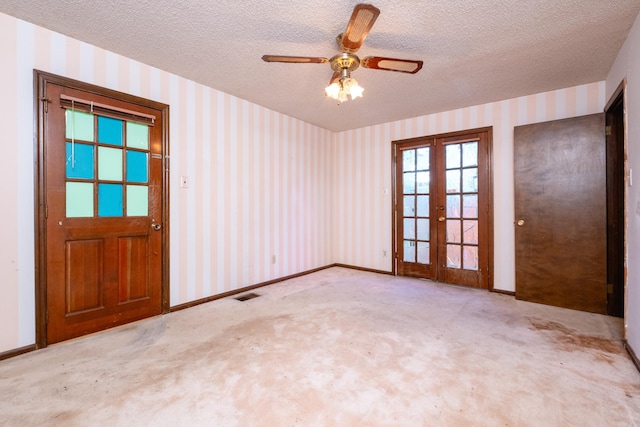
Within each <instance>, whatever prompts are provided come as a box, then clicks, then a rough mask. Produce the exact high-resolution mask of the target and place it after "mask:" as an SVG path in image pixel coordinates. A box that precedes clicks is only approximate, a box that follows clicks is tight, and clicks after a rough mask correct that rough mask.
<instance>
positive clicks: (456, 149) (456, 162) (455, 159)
mask: <svg viewBox="0 0 640 427" xmlns="http://www.w3.org/2000/svg"><path fill="white" fill-rule="evenodd" d="M445 156H446V163H447V169H452V168H459V167H460V144H449V145H446V146H445Z"/></svg>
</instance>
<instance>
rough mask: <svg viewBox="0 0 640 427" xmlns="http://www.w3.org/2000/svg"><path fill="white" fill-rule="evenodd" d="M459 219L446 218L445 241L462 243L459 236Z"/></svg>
mask: <svg viewBox="0 0 640 427" xmlns="http://www.w3.org/2000/svg"><path fill="white" fill-rule="evenodd" d="M460 237H461V236H460V221H459V220H450V219H448V220H447V243H462V240H461V238H460Z"/></svg>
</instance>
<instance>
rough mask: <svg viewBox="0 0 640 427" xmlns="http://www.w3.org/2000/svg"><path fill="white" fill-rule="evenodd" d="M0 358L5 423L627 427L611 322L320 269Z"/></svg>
mask: <svg viewBox="0 0 640 427" xmlns="http://www.w3.org/2000/svg"><path fill="white" fill-rule="evenodd" d="M255 292H257V293H259V294H261V296H260V297H259V298H255V299H251V300H248V301H245V302H240V301H237V300H235V299H233V298H225V299H221V300H217V301H214V302H211V303H208V304H202V305H199V306H197V307H193V308H190V309H187V310H183V311H179V312H176V313H172V314H169V315H165V316H161V317H156V318H152V319H148V320H144V321H141V322H137V323H134V324H130V325H126V326H123V327H119V328H116V329H112V330H110V331H105V332H102V333H98V334H94V335H91V336H88V337H85V338H80V339H76V340H73V341H68V342H66V343H62V344H58V345H53V346H50V347H48V348H46V349H44V350H39V351H35V352H32V353H28V354H25V355H22V356H18V357H14V358H11V359H7V360H4V361H1V362H0V425H3V426H5V425H6V426H42V425H65V426H94V425H100V426H102V425H110V426H197V425H206V426H637V425H640V374H639V373H638V371H637V370H636V368H635V366H634V365H633V363H632V362H631V360H630V358H629V357H628V355H627V354H626V352H625V350H624V349H623V346H622V337H621V333H622V321H621V320H620V319H616V318H611V317H606V316H601V315H595V314H589V313H582V312H577V311H572V310H565V309H560V308H555V307H548V306H543V305H538V304H532V303H526V302H522V301H516V300H515V299H514V298H513V297H509V296H505V295H500V294H493V293H489V292H486V291H481V290H475V289H467V288H462V287H457V286H451V285H442V284H435V283H432V282H428V281H422V280H416V279H408V278H401V277H392V276H386V275H379V274H374V273H367V272H360V271H356V270H349V269H343V268H331V269H327V270H323V271H320V272H317V273H314V274H311V275H307V276H304V277H300V278H296V279H293V280H289V281H286V282H282V283H279V284H275V285H272V286H269V287H265V288H261V289H258V290H256V291H255Z"/></svg>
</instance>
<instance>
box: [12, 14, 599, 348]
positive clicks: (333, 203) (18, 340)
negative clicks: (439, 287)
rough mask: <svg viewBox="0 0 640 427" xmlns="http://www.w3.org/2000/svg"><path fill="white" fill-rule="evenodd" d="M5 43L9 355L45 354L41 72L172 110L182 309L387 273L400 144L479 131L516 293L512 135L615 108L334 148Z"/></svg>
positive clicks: (524, 104)
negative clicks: (354, 274)
mask: <svg viewBox="0 0 640 427" xmlns="http://www.w3.org/2000/svg"><path fill="white" fill-rule="evenodd" d="M0 40H1V42H0V58H2V63H3V64H5V66H3V67H0V79H1V80H2V81H3V82H5V92H4V99H5V100H10V101H11V102H3V103H0V129H2V144H3V146H2V147H3V159H5V161H4V164H3V167H2V168H0V182H2V183H3V184H2V186H1V187H0V197H2V200H3V201H4V203H5V209H3V210H2V211H0V234H1V236H2V239H3V245H1V246H0V277H2V283H1V284H2V286H0V325H2V328H0V352H2V351H5V350H11V349H15V348H19V347H22V346H25V345H29V344H33V343H34V342H35V313H34V305H35V303H34V298H35V295H34V226H33V224H34V217H33V214H34V205H33V198H34V179H33V158H34V144H33V119H34V117H33V74H32V72H33V71H32V70H33V69H34V68H35V69H39V70H43V71H48V72H52V73H55V74H59V75H63V76H66V77H70V78H74V79H78V80H82V81H86V82H89V83H93V84H96V85H100V86H104V87H107V88H110V89H115V90H119V91H123V92H128V93H131V94H134V95H138V96H142V97H145V98H149V99H152V100H155V101H159V102H163V103H166V104H169V105H170V156H171V158H170V169H171V180H170V203H171V212H170V215H171V234H170V238H171V247H170V256H171V265H170V271H171V277H170V285H171V291H170V292H171V294H170V300H171V305H172V306H175V305H178V304H181V303H185V302H189V301H193V300H197V299H199V298H203V297H206V296H210V295H214V294H217V293H221V292H225V291H229V290H234V289H238V288H241V287H244V286H247V285H251V284H255V283H260V282H264V281H267V280H271V279H275V278H279V277H284V276H287V275H291V274H295V273H298V272H302V271H306V270H310V269H313V268H316V267H322V266H325V265H329V264H332V263H336V262H338V263H344V264H349V265H354V266H361V267H366V268H372V269H377V270H384V271H390V270H391V257H390V255H391V254H390V252H391V247H392V244H391V188H390V185H391V160H390V159H391V157H390V156H391V141H393V140H396V139H402V138H410V137H415V136H421V135H428V134H435V133H442V132H449V131H455V130H460V129H466V128H473V127H482V126H493V127H494V143H493V146H494V158H493V161H494V191H495V259H496V265H495V267H496V271H495V286H496V287H497V288H500V289H505V290H513V276H514V260H513V258H514V254H513V226H512V223H513V168H512V153H513V141H512V134H513V126H515V125H518V124H526V123H533V122H538V121H544V120H552V119H559V118H564V117H571V116H576V115H582V114H588V113H593V112H597V111H601V110H602V107H603V105H604V102H605V101H604V83H603V82H599V83H592V84H587V85H583V86H579V87H575V88H568V89H563V90H558V91H553V92H549V93H543V94H537V95H531V96H527V97H522V98H517V99H512V100H506V101H501V102H496V103H490V104H486V105H481V106H474V107H469V108H464V109H460V110H455V111H449V112H443V113H439V114H433V115H429V116H424V117H418V118H414V119H410V120H403V121H398V122H393V123H386V124H381V125H377V126H372V127H367V128H363V129H357V130H353V131H348V132H341V133H337V134H336V133H332V132H329V131H327V130H324V129H321V128H318V127H316V126H313V125H310V124H307V123H304V122H301V121H300V120H297V119H293V118H291V117H288V116H285V115H283V114H280V113H277V112H274V111H271V110H268V109H265V108H263V107H259V106H257V105H254V104H251V103H249V102H247V101H243V100H241V99H238V98H235V97H233V96H230V95H227V94H225V93H222V92H220V91H217V90H215V89H212V88H208V87H205V86H202V85H200V84H197V83H195V82H193V81H189V80H187V79H184V78H182V77H179V76H176V75H173V74H170V73H167V72H165V71H162V70H158V69H156V68H153V67H150V66H147V65H145V64H141V63H139V62H136V61H133V60H130V59H127V58H124V57H122V56H119V55H116V54H114V53H111V52H108V51H105V50H103V49H100V48H98V47H95V46H91V45H88V44H86V43H83V42H80V41H77V40H74V39H71V38H68V37H65V36H62V35H60V34H57V33H54V32H51V31H49V30H46V29H44V28H42V27H38V26H35V25H32V24H29V23H26V22H24V21H21V20H17V19H15V18H13V17H10V16H7V15H4V14H0ZM182 176H184V177H186V178H187V180H188V183H189V186H188V188H181V187H180V177H182ZM385 251H386V256H385ZM274 261H275V262H274Z"/></svg>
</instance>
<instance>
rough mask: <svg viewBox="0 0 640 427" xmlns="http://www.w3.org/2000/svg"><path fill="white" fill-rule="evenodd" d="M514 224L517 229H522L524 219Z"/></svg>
mask: <svg viewBox="0 0 640 427" xmlns="http://www.w3.org/2000/svg"><path fill="white" fill-rule="evenodd" d="M516 224H518V227H522V226H523V225H524V219H519V220H518V222H516Z"/></svg>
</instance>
